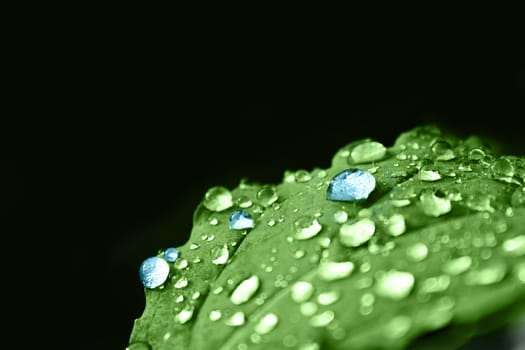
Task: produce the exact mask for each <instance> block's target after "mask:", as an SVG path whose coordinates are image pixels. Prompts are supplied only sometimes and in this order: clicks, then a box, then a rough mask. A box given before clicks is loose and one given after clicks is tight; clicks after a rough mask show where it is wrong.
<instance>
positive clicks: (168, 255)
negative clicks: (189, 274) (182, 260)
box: [164, 247, 180, 262]
mask: <svg viewBox="0 0 525 350" xmlns="http://www.w3.org/2000/svg"><path fill="white" fill-rule="evenodd" d="M179 255H180V252H179V251H178V250H177V248H173V247H170V248H167V249H166V250H165V251H164V259H165V260H166V261H167V262H175V261H176V260H177V259H178V258H179Z"/></svg>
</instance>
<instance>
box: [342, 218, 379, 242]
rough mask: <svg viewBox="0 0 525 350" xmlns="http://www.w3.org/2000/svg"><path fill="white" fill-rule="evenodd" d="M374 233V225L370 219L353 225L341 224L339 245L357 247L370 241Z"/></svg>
mask: <svg viewBox="0 0 525 350" xmlns="http://www.w3.org/2000/svg"><path fill="white" fill-rule="evenodd" d="M374 232H375V224H374V222H373V221H372V220H370V219H361V220H359V221H357V222H355V223H353V224H343V225H342V226H341V228H340V229H339V238H340V240H341V244H343V245H345V246H347V247H358V246H360V245H362V244H364V243H366V242H368V241H369V240H370V238H372V236H373V234H374Z"/></svg>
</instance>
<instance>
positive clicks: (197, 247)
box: [190, 243, 200, 250]
mask: <svg viewBox="0 0 525 350" xmlns="http://www.w3.org/2000/svg"><path fill="white" fill-rule="evenodd" d="M199 248H200V245H198V244H197V243H192V244H190V250H195V249H199Z"/></svg>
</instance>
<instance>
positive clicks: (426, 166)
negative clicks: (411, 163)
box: [419, 159, 441, 182]
mask: <svg viewBox="0 0 525 350" xmlns="http://www.w3.org/2000/svg"><path fill="white" fill-rule="evenodd" d="M419 179H420V180H421V181H427V182H432V181H437V180H440V179H441V174H440V173H439V171H438V170H437V168H436V167H435V166H434V163H433V162H432V161H431V160H429V159H424V160H423V161H421V167H420V168H419Z"/></svg>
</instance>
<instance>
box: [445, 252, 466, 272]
mask: <svg viewBox="0 0 525 350" xmlns="http://www.w3.org/2000/svg"><path fill="white" fill-rule="evenodd" d="M471 265H472V258H471V257H470V256H462V257H459V258H455V259H452V260H449V261H447V262H446V263H445V264H444V265H443V272H445V273H448V274H449V275H454V276H456V275H459V274H462V273H463V272H465V271H467V270H468V269H469V268H470V266H471Z"/></svg>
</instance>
